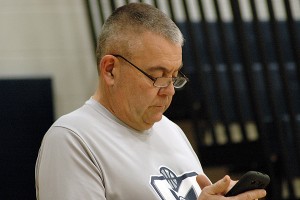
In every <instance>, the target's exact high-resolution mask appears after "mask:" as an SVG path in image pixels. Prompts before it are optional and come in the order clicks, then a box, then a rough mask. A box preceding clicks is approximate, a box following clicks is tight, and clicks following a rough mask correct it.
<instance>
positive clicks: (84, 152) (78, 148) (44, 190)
mask: <svg viewBox="0 0 300 200" xmlns="http://www.w3.org/2000/svg"><path fill="white" fill-rule="evenodd" d="M101 176H102V174H101V171H100V169H99V167H98V166H97V164H96V162H94V161H93V155H92V153H91V151H90V150H89V148H88V146H87V145H86V144H85V142H84V141H83V140H82V139H81V138H80V137H79V136H78V135H77V134H76V133H74V132H73V131H71V130H69V129H66V128H63V127H52V128H51V129H50V130H49V131H48V133H47V134H46V135H45V137H44V139H43V143H42V146H41V149H40V152H39V156H38V159H37V163H36V191H37V199H39V200H48V199H56V200H69V199H70V200H71V199H72V200H73V199H86V200H92V199H98V200H105V196H104V186H103V183H102V178H101Z"/></svg>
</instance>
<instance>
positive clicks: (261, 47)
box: [250, 0, 282, 199]
mask: <svg viewBox="0 0 300 200" xmlns="http://www.w3.org/2000/svg"><path fill="white" fill-rule="evenodd" d="M250 6H251V11H252V16H253V25H254V31H255V36H256V37H255V39H256V40H255V42H256V46H257V47H258V48H257V51H258V56H260V60H261V62H262V67H263V74H264V77H265V79H264V80H265V87H266V93H267V101H268V102H269V104H270V108H271V113H272V118H273V119H274V120H273V122H272V126H273V127H276V128H275V129H274V131H275V132H276V135H279V134H281V133H280V132H279V131H280V130H282V127H281V125H282V124H281V123H280V121H279V119H278V117H277V116H279V114H278V110H277V106H276V102H275V99H276V98H275V94H274V90H273V88H272V79H271V77H270V74H269V71H268V61H267V57H268V56H267V50H266V49H267V47H266V45H265V41H264V38H263V33H262V30H261V28H260V22H259V20H258V15H257V10H256V6H255V0H250ZM269 133H270V131H269ZM263 136H264V138H262V141H263V145H264V149H265V154H266V156H265V157H266V158H267V162H266V164H267V165H268V170H269V173H270V174H269V175H270V176H271V179H272V180H273V181H272V182H271V186H272V187H271V189H272V191H271V194H270V195H272V196H271V197H270V198H271V199H272V198H277V197H280V196H281V187H280V184H281V180H280V177H279V179H278V178H276V177H278V174H277V173H276V172H275V170H274V168H275V164H276V163H275V162H276V161H277V160H273V159H272V154H273V153H272V150H271V147H272V146H271V144H270V142H269V141H270V137H269V135H268V136H267V135H265V134H263ZM270 195H269V196H270Z"/></svg>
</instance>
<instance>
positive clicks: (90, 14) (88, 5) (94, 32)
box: [85, 0, 97, 49]
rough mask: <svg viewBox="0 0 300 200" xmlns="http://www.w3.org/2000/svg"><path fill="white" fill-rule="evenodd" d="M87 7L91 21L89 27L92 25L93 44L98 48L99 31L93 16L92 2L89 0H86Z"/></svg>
mask: <svg viewBox="0 0 300 200" xmlns="http://www.w3.org/2000/svg"><path fill="white" fill-rule="evenodd" d="M85 7H86V12H87V15H88V23H89V27H90V34H91V38H92V42H93V46H94V48H95V49H96V46H97V36H96V35H97V32H96V30H95V26H94V24H93V16H92V11H91V4H90V1H89V0H86V1H85Z"/></svg>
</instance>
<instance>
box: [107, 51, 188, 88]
mask: <svg viewBox="0 0 300 200" xmlns="http://www.w3.org/2000/svg"><path fill="white" fill-rule="evenodd" d="M111 55H112V56H115V57H117V58H118V57H119V58H122V59H123V60H125V61H126V62H127V63H129V64H130V65H132V66H133V67H134V68H136V69H137V70H139V71H140V72H142V73H143V74H144V75H145V76H147V77H148V78H149V79H150V80H152V81H153V86H155V87H158V88H166V87H168V86H169V85H170V84H171V82H172V83H173V86H174V87H175V88H182V87H183V86H184V85H185V84H186V83H187V82H188V81H189V79H188V77H186V76H185V75H184V74H183V73H182V72H181V71H180V70H179V71H178V73H179V74H180V75H181V77H169V78H170V79H172V81H170V83H169V84H168V85H166V86H157V85H155V82H156V80H157V79H159V78H168V77H163V76H162V77H157V78H155V77H153V76H151V75H149V74H148V73H146V72H145V71H144V70H142V69H141V68H140V67H138V66H136V65H135V64H133V63H132V62H130V61H129V60H127V59H126V58H124V57H123V56H121V55H119V54H111ZM178 78H184V79H185V83H184V84H183V85H182V86H180V87H178V86H175V85H174V82H176V80H178Z"/></svg>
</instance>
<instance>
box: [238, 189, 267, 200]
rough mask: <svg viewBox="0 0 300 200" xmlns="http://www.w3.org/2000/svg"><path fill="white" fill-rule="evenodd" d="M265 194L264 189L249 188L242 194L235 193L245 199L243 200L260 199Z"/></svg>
mask: <svg viewBox="0 0 300 200" xmlns="http://www.w3.org/2000/svg"><path fill="white" fill-rule="evenodd" d="M266 195H267V192H266V190H263V189H259V190H251V191H248V192H244V193H242V194H239V195H237V196H236V197H238V199H245V200H253V199H260V198H263V197H265V196H266Z"/></svg>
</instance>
